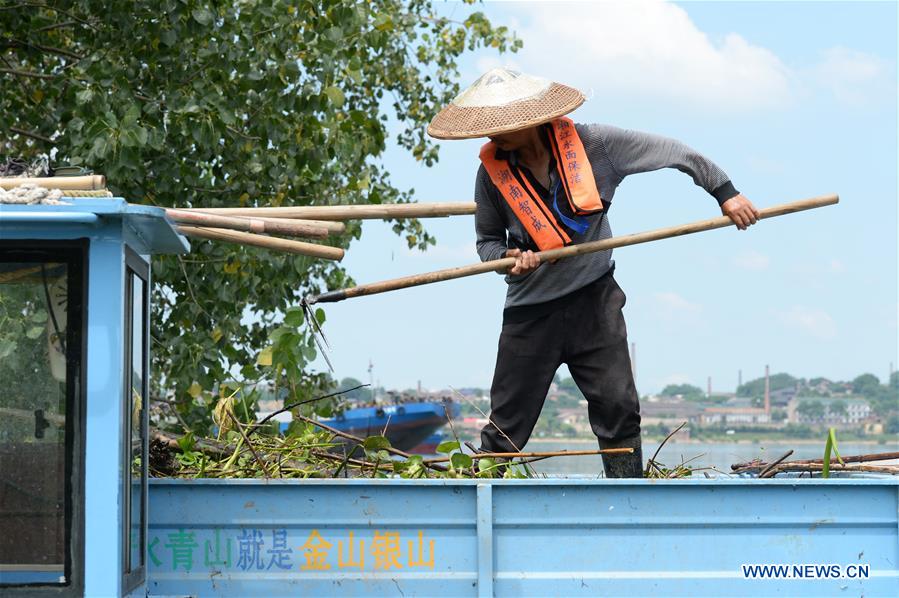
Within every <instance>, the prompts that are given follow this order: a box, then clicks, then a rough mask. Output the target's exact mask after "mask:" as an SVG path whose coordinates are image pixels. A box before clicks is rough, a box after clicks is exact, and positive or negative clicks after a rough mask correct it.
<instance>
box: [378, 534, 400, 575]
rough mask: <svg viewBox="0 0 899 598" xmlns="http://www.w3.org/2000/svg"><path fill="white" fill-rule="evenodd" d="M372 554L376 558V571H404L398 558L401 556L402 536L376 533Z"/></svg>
mask: <svg viewBox="0 0 899 598" xmlns="http://www.w3.org/2000/svg"><path fill="white" fill-rule="evenodd" d="M371 553H372V554H373V555H374V556H375V569H390V568H391V567H396V568H397V569H402V568H403V566H402V565H400V563H399V561H398V560H397V557H398V556H399V555H400V535H399V533H398V532H375V537H374V539H373V540H372V547H371Z"/></svg>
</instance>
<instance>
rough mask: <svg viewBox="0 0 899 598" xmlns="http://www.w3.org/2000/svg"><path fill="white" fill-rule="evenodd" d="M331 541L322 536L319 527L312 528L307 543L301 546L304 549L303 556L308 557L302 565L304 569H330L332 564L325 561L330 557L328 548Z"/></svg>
mask: <svg viewBox="0 0 899 598" xmlns="http://www.w3.org/2000/svg"><path fill="white" fill-rule="evenodd" d="M330 548H331V543H330V542H328V541H327V540H325V539H324V538H322V537H321V534H319V533H318V530H317V529H314V530H312V533H311V534H309V538H308V539H307V540H306V543H305V544H303V545H302V546H300V550H302V551H304V552H303V556H304V557H306V564H305V565H303V566H302V567H300V569H303V570H307V571H308V570H310V569H312V570H319V571H324V570H326V569H330V568H331V565H329V564H328V563H326V562H325V559H326V558H328V550H330Z"/></svg>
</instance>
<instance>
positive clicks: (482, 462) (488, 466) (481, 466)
mask: <svg viewBox="0 0 899 598" xmlns="http://www.w3.org/2000/svg"><path fill="white" fill-rule="evenodd" d="M495 467H496V461H494V460H493V459H492V458H490V457H484V458H483V459H478V471H491V470H493V468H495Z"/></svg>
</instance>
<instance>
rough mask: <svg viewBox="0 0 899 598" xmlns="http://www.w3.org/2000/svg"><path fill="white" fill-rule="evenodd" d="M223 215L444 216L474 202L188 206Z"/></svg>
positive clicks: (468, 210) (470, 209) (465, 210)
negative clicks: (255, 206)
mask: <svg viewBox="0 0 899 598" xmlns="http://www.w3.org/2000/svg"><path fill="white" fill-rule="evenodd" d="M188 209H189V210H202V211H203V212H208V213H210V214H222V215H226V216H255V217H267V218H302V219H310V218H313V219H317V220H388V219H391V218H443V217H446V216H465V215H470V214H474V212H475V204H474V203H473V202H443V203H396V204H365V205H349V206H347V205H343V206H294V207H282V208H188Z"/></svg>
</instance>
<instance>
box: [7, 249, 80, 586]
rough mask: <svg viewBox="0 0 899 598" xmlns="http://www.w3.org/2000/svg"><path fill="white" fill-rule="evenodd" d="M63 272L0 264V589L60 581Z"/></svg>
mask: <svg viewBox="0 0 899 598" xmlns="http://www.w3.org/2000/svg"><path fill="white" fill-rule="evenodd" d="M67 270H68V268H67V267H66V265H65V264H60V263H49V262H48V263H35V262H23V263H17V262H14V263H10V262H0V583H2V584H20V583H65V582H66V577H65V567H64V564H65V552H66V516H65V511H66V494H65V492H66V485H65V480H66V396H67V393H66V324H67V322H68V320H69V318H68V311H67V308H68V305H67V280H66V276H67V273H68V272H67ZM73 319H74V317H73Z"/></svg>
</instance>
